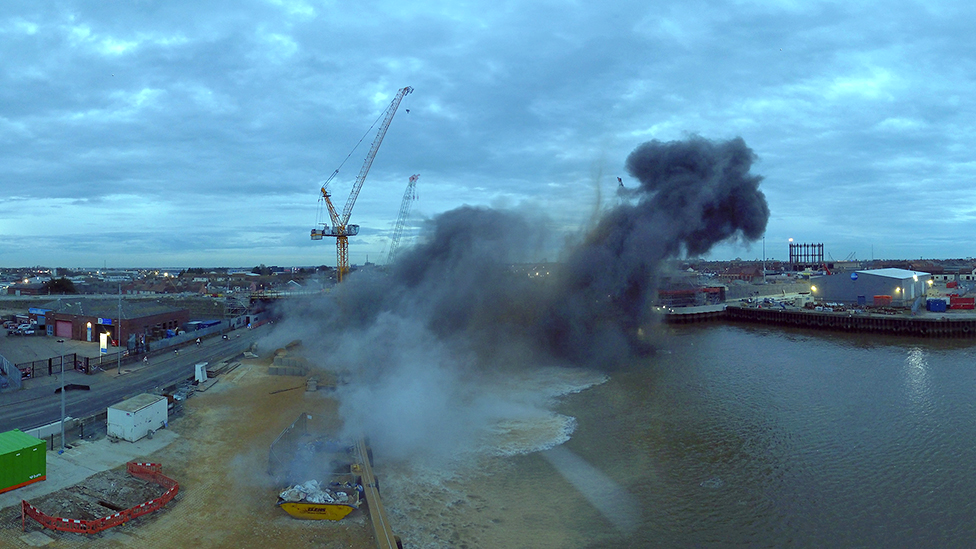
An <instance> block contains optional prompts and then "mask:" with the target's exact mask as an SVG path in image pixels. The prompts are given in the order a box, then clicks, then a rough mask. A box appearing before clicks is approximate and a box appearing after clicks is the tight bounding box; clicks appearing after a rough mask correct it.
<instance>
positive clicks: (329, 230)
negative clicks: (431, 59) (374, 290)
mask: <svg viewBox="0 0 976 549" xmlns="http://www.w3.org/2000/svg"><path fill="white" fill-rule="evenodd" d="M412 91H413V88H411V87H410V86H407V87H405V88H401V89H400V90H399V91H398V92H397V94H396V96H395V97H394V98H393V101H392V102H391V103H390V106H389V107H387V108H386V111H384V113H383V114H382V115H381V118H382V122H381V123H380V127H379V130H378V131H377V132H376V137H374V138H373V145H372V146H371V147H370V148H369V152H368V153H367V154H366V161H365V162H363V167H362V168H360V170H359V175H358V176H357V177H356V181H355V183H353V185H352V191H351V192H350V193H349V198H347V199H346V205H345V207H343V209H342V215H339V213H338V212H337V211H336V209H335V206H334V205H333V204H332V194H331V193H330V192H329V190H328V186H329V182H331V181H332V179H333V178H334V177H335V176H336V174H338V173H339V170H338V169H336V171H335V172H333V173H332V175H331V176H330V177H329V179H328V181H326V182H325V184H324V185H322V189H321V191H322V196H321V198H320V200H321V201H324V202H325V205H326V207H327V208H328V209H329V220H330V221H331V225H330V224H329V223H324V222H323V223H319V224H320V225H322V226H323V228H321V229H312V240H322V237H324V236H333V237H335V239H336V272H337V273H338V274H337V277H338V281H339V282H342V279H343V278H344V277H345V275H346V274H347V273H348V272H349V237H350V236H356V235H357V234H359V225H350V224H349V215H350V214H352V207H353V206H354V205H355V204H356V198H357V197H358V196H359V191H360V190H361V189H362V188H363V182H365V181H366V174H367V173H369V168H370V166H372V165H373V159H374V158H376V151H378V150H379V148H380V143H382V142H383V137H384V136H386V130H388V129H389V127H390V122H392V121H393V115H394V114H396V111H397V108H398V107H399V106H400V101H402V100H403V98H404V97H405V96H406V95H407V94H409V93H410V92H412Z"/></svg>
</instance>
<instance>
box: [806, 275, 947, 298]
mask: <svg viewBox="0 0 976 549" xmlns="http://www.w3.org/2000/svg"><path fill="white" fill-rule="evenodd" d="M931 279H932V275H930V274H929V273H923V272H919V271H909V270H907V269H872V270H864V271H854V272H852V273H838V274H833V275H828V276H821V277H818V278H814V279H811V281H810V282H811V291H812V292H813V296H814V297H816V298H818V299H822V300H823V301H828V302H837V303H845V304H850V305H883V304H886V303H890V304H891V305H893V306H895V307H911V306H912V305H913V304H914V303H915V302H916V300H918V299H920V298H924V297H925V295H926V292H927V290H928V288H929V286H930V285H931ZM922 305H924V303H922Z"/></svg>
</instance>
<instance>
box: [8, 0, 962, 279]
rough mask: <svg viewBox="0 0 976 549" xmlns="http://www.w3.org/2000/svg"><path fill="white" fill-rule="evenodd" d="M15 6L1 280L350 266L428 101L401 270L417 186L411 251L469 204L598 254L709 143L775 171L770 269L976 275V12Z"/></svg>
mask: <svg viewBox="0 0 976 549" xmlns="http://www.w3.org/2000/svg"><path fill="white" fill-rule="evenodd" d="M5 7H6V9H5V10H4V14H3V15H2V16H0V37H2V40H0V78H2V79H3V86H0V142H2V144H3V146H2V147H0V181H2V186H3V189H4V193H3V196H0V266H26V265H52V266H53V265H61V266H88V267H90V268H99V267H102V266H104V267H108V268H119V267H124V266H131V265H147V266H153V265H170V266H172V265H185V266H205V265H249V264H252V263H255V262H257V263H265V264H278V265H308V266H312V265H329V266H335V262H336V258H335V255H336V253H335V245H334V241H333V240H329V239H326V240H323V241H318V242H316V241H312V240H311V239H310V238H309V234H310V231H311V229H312V228H315V227H316V221H318V220H324V219H325V218H326V217H327V215H323V212H322V211H321V210H320V204H319V202H318V197H319V187H320V186H321V184H322V183H323V182H324V181H325V180H326V179H327V178H328V177H329V175H330V174H332V172H333V171H334V170H335V169H336V168H337V167H339V166H340V165H341V166H342V169H341V170H340V173H339V175H338V176H337V177H336V180H335V182H334V183H333V186H332V191H333V196H334V197H335V199H336V202H337V203H338V204H339V206H340V207H341V205H342V204H344V203H345V200H346V197H347V195H348V193H349V189H350V186H351V184H352V181H353V180H354V179H355V177H356V174H357V173H358V172H359V169H360V166H361V164H362V163H363V160H364V158H365V156H366V152H367V149H368V147H369V143H370V142H371V140H372V139H373V135H374V134H375V128H372V129H371V124H373V123H374V121H375V120H376V119H377V117H378V116H379V115H380V114H381V113H382V112H383V110H384V109H385V108H386V106H387V105H388V104H389V103H390V101H391V99H392V98H393V96H394V94H396V92H397V90H398V89H399V88H401V87H404V86H412V87H413V88H414V90H415V91H414V93H412V94H411V95H409V96H407V97H406V98H405V99H404V101H403V103H402V105H401V106H400V109H399V111H398V112H397V114H396V116H395V117H394V119H393V121H392V124H391V126H390V129H389V133H388V134H387V136H386V139H385V140H384V141H383V144H382V146H381V148H380V149H379V153H378V155H377V157H376V161H375V163H374V164H373V166H372V169H371V171H370V172H369V176H368V178H367V180H366V183H365V185H364V187H363V189H362V192H361V194H360V195H359V199H358V201H357V202H356V206H355V208H354V210H353V213H352V218H351V222H352V223H356V224H359V225H360V227H361V232H360V234H359V235H358V236H356V237H353V238H351V239H350V247H349V253H350V262H351V263H353V264H363V263H364V262H365V261H366V258H367V256H368V257H369V261H371V262H374V263H383V262H385V259H386V252H387V250H388V248H389V243H390V235H391V233H392V229H393V226H394V222H395V221H396V217H397V212H398V210H399V207H400V201H401V197H402V195H403V192H404V189H405V188H406V185H407V181H408V178H409V176H410V175H412V174H420V179H419V181H418V184H417V188H418V191H419V196H420V198H419V200H418V201H417V202H416V203H415V205H414V207H413V214H412V217H411V218H410V219H409V220H408V222H407V224H406V230H405V231H404V239H403V243H404V244H405V245H409V243H410V242H411V241H413V239H415V238H416V236H417V235H418V233H419V230H420V227H421V225H422V224H423V220H424V219H429V218H431V217H433V216H436V215H438V214H440V213H443V212H445V211H448V210H451V209H454V208H457V207H459V206H462V205H465V204H468V205H477V206H486V207H495V208H511V209H518V210H526V211H532V212H540V213H544V214H545V215H546V218H547V226H548V227H549V228H550V229H551V231H552V232H553V234H555V235H576V234H578V233H579V232H580V231H581V230H582V228H583V227H585V226H587V224H588V221H589V220H591V219H592V218H593V216H594V215H595V214H596V213H597V212H599V211H601V210H605V209H607V208H609V207H612V206H613V205H614V204H615V203H616V202H615V201H616V200H619V199H618V198H617V195H616V190H617V186H618V181H617V178H618V177H620V178H621V181H622V183H623V185H624V186H625V187H626V186H634V185H636V181H635V180H634V178H632V177H631V176H630V175H629V174H627V173H626V170H625V169H624V161H625V158H626V157H627V155H628V154H629V153H630V152H631V151H632V150H634V149H635V148H636V147H637V146H638V145H640V144H641V143H643V142H646V141H650V140H660V141H672V140H678V139H684V138H686V137H688V136H689V135H700V136H702V137H704V138H706V139H717V140H721V139H730V138H733V137H736V136H741V137H742V138H743V139H744V140H745V143H746V144H747V146H748V147H749V148H751V149H752V151H753V152H754V153H755V154H756V156H757V162H756V163H755V164H754V165H753V168H752V170H753V173H755V174H757V175H760V176H762V177H763V178H764V180H763V182H762V184H761V186H760V190H761V191H762V192H763V193H765V195H766V198H767V200H768V204H769V210H770V212H771V216H770V220H769V223H768V226H767V229H766V233H765V235H766V238H765V256H766V257H767V259H769V258H777V259H780V260H783V259H785V258H786V257H787V256H788V251H787V245H788V244H787V242H788V239H789V238H794V239H795V240H796V241H797V242H821V243H824V245H825V250H826V251H827V252H828V253H829V254H830V255H831V256H832V258H833V259H834V260H840V259H843V258H847V257H856V258H857V259H860V260H868V259H871V258H872V257H873V258H887V259H897V258H905V259H907V258H966V257H972V256H973V255H976V254H974V253H973V251H972V250H973V246H972V243H971V240H972V239H971V236H972V235H973V234H976V185H973V181H974V179H976V178H974V176H976V162H974V161H973V153H972V151H973V146H972V142H973V138H974V120H976V116H974V114H976V98H974V96H973V94H972V93H971V91H972V89H973V88H974V85H973V84H974V82H973V80H974V78H976V71H973V70H968V69H969V68H971V66H972V65H973V63H974V60H973V55H972V53H971V52H972V51H976V49H974V48H973V47H970V46H973V45H974V41H976V37H974V36H973V34H972V32H971V29H970V28H969V27H970V26H971V25H970V23H969V22H970V21H972V20H974V19H976V7H974V6H973V5H972V4H971V3H966V2H943V3H939V4H938V5H931V6H929V5H925V4H919V3H916V2H905V1H895V2H885V3H881V2H861V3H856V4H837V3H832V2H804V3H788V2H787V3H783V2H772V1H769V2H766V1H759V2H752V3H745V4H743V3H728V4H727V3H720V2H712V3H705V4H687V3H678V2H675V3H671V4H663V5H662V4H654V5H648V4H646V3H642V2H626V1H625V2H614V3H612V4H610V5H606V4H592V5H590V4H567V5H550V4H540V3H532V2H530V3H522V4H513V5H510V6H508V7H507V8H506V9H504V10H499V9H495V8H496V7H497V6H496V5H495V4H487V3H482V2H474V3H463V4H451V5H441V6H428V5H420V4H418V5H416V6H414V5H404V4H402V3H396V4H394V3H389V2H373V3H368V4H364V5H360V4H355V5H352V4H336V5H324V4H319V3H316V2H311V1H308V2H306V1H302V0H290V1H283V2H244V3H238V4H234V6H233V9H227V6H224V5H219V4H218V5H214V4H199V3H194V4H190V3H188V2H180V1H175V2H167V3H162V4H154V3H149V4H146V3H135V4H112V5H102V4H97V3H94V4H93V3H88V2H79V1H68V2H61V3H57V4H46V3H35V2H11V3H8V4H7V5H5ZM408 111H409V112H408ZM360 140H362V144H361V145H360V146H359V147H358V148H357V149H355V151H353V152H352V153H350V151H352V149H353V147H354V146H355V145H356V143H358V142H360ZM347 157H348V160H347V161H345V163H343V162H344V160H345V159H346V158H347ZM554 240H555V241H562V240H561V239H559V238H555V239H554ZM762 246H763V242H754V243H751V244H744V243H735V242H731V243H727V244H723V245H720V246H718V247H716V248H715V249H714V250H713V251H712V252H711V253H710V254H709V256H708V258H710V259H732V258H736V257H741V258H742V259H754V258H760V259H761V258H762V257H763V255H764V254H763V251H762ZM557 255H558V250H540V252H539V259H542V258H549V259H553V258H555V257H557Z"/></svg>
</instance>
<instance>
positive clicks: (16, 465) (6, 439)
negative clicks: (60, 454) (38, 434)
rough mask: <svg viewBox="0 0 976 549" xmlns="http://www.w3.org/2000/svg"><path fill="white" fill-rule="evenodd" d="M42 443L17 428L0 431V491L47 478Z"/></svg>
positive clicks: (45, 457)
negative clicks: (4, 431)
mask: <svg viewBox="0 0 976 549" xmlns="http://www.w3.org/2000/svg"><path fill="white" fill-rule="evenodd" d="M44 444H45V443H44V441H43V440H41V439H39V438H34V437H32V436H30V435H28V434H25V433H23V432H21V431H20V430H19V429H14V430H13V431H7V432H6V433H0V493H3V492H8V491H10V490H15V489H17V488H20V487H22V486H27V485H28V484H31V483H34V482H38V481H41V480H44V479H46V478H47V452H46V451H45V449H44Z"/></svg>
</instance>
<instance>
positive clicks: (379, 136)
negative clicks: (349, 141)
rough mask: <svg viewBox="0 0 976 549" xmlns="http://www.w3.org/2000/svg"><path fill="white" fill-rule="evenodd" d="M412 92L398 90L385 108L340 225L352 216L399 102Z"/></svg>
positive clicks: (408, 89)
mask: <svg viewBox="0 0 976 549" xmlns="http://www.w3.org/2000/svg"><path fill="white" fill-rule="evenodd" d="M412 91H413V88H411V87H410V86H407V87H405V88H400V91H398V92H397V94H396V97H394V98H393V101H392V102H391V103H390V106H389V107H387V108H386V112H385V113H383V122H382V123H381V124H380V128H379V130H377V132H376V137H374V138H373V144H372V146H370V148H369V152H368V153H367V154H366V161H365V162H363V167H362V168H360V169H359V175H358V176H356V182H355V183H353V185H352V191H351V192H350V193H349V198H348V199H346V205H345V207H343V208H342V218H341V219H340V221H341V222H342V225H345V224H346V223H349V215H350V214H352V207H353V206H355V205H356V198H358V197H359V191H360V189H362V188H363V182H364V181H366V174H367V173H369V168H370V166H372V165H373V159H374V158H376V151H378V150H379V149H380V143H382V142H383V138H384V137H386V130H388V129H390V122H392V121H393V115H394V114H396V111H397V108H398V107H399V106H400V101H402V100H403V98H404V97H406V95H407V94H409V93H410V92H412Z"/></svg>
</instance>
